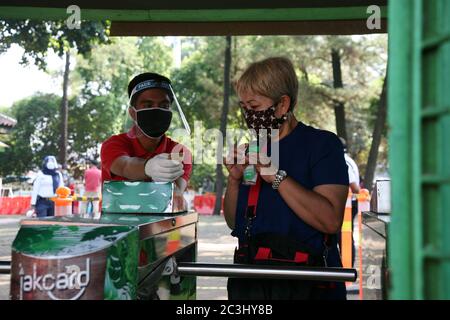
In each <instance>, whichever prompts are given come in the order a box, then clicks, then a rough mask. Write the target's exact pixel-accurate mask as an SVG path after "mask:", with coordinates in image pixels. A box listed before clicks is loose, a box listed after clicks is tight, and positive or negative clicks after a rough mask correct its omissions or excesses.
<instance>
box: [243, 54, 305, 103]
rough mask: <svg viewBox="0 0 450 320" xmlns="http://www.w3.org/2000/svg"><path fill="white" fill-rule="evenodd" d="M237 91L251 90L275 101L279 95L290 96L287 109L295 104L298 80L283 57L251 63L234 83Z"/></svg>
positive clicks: (288, 61) (291, 66)
mask: <svg viewBox="0 0 450 320" xmlns="http://www.w3.org/2000/svg"><path fill="white" fill-rule="evenodd" d="M235 90H236V92H237V93H238V94H239V93H244V92H253V93H256V94H259V95H262V96H265V97H268V98H270V99H272V100H273V101H275V102H277V101H278V100H279V99H280V98H281V96H283V95H287V96H288V97H289V98H291V104H290V106H289V110H290V111H291V110H292V109H293V108H294V106H295V105H296V104H297V95H298V80H297V75H296V74H295V70H294V65H293V64H292V62H291V61H290V60H289V59H287V58H284V57H273V58H268V59H265V60H261V61H258V62H254V63H252V64H251V65H250V66H249V67H248V68H247V70H245V71H244V73H243V74H242V75H241V77H240V78H239V79H238V80H237V81H236V83H235Z"/></svg>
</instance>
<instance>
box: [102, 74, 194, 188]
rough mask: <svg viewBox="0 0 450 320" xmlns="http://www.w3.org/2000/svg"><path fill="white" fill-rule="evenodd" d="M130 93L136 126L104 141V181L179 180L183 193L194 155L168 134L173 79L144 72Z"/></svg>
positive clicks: (136, 80) (177, 183)
mask: <svg viewBox="0 0 450 320" xmlns="http://www.w3.org/2000/svg"><path fill="white" fill-rule="evenodd" d="M128 96H129V98H130V105H129V108H128V113H129V115H130V117H131V118H132V119H133V121H134V125H133V127H132V128H131V129H130V131H128V132H127V133H122V134H119V135H114V136H112V137H110V138H109V139H108V140H106V141H105V142H103V144H102V148H101V160H102V181H105V180H143V181H155V182H175V184H176V187H177V189H178V191H179V192H180V193H182V192H183V191H184V190H185V189H186V186H187V182H188V180H189V177H190V175H191V171H192V156H191V153H190V151H189V150H188V149H187V148H186V147H184V146H182V145H180V144H178V143H177V142H175V141H173V140H171V139H170V138H169V137H167V136H166V135H165V132H166V131H167V130H168V129H169V126H170V123H171V120H172V111H171V103H172V102H173V100H174V96H173V91H172V90H171V87H170V80H169V79H168V78H166V77H164V76H161V75H159V74H156V73H143V74H140V75H138V76H136V77H134V78H133V79H132V80H131V82H130V83H129V85H128Z"/></svg>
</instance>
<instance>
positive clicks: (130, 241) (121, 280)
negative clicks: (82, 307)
mask: <svg viewBox="0 0 450 320" xmlns="http://www.w3.org/2000/svg"><path fill="white" fill-rule="evenodd" d="M138 245H139V235H138V232H137V230H136V231H135V232H133V233H131V234H130V235H129V236H128V237H126V238H124V239H122V240H120V241H118V242H116V243H115V244H114V245H112V246H111V247H110V248H109V250H108V259H107V261H106V275H105V299H106V300H130V299H136V291H137V280H138V271H137V270H138V250H139V248H138Z"/></svg>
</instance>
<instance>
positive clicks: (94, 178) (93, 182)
mask: <svg viewBox="0 0 450 320" xmlns="http://www.w3.org/2000/svg"><path fill="white" fill-rule="evenodd" d="M86 163H87V165H88V166H89V168H88V169H87V170H86V171H85V172H84V194H83V195H84V196H85V197H92V198H97V197H100V194H101V186H102V172H101V171H100V170H99V169H98V162H97V161H95V160H87V161H86ZM88 203H89V202H87V201H80V202H79V212H80V213H82V214H85V213H86V211H87V210H88V207H89V206H88ZM99 204H100V201H92V214H93V216H94V217H96V216H97V214H98V213H99V212H100V208H99Z"/></svg>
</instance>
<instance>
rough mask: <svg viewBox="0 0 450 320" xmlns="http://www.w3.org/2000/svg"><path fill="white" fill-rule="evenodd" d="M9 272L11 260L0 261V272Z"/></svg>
mask: <svg viewBox="0 0 450 320" xmlns="http://www.w3.org/2000/svg"><path fill="white" fill-rule="evenodd" d="M10 273H11V261H0V274H10Z"/></svg>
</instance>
